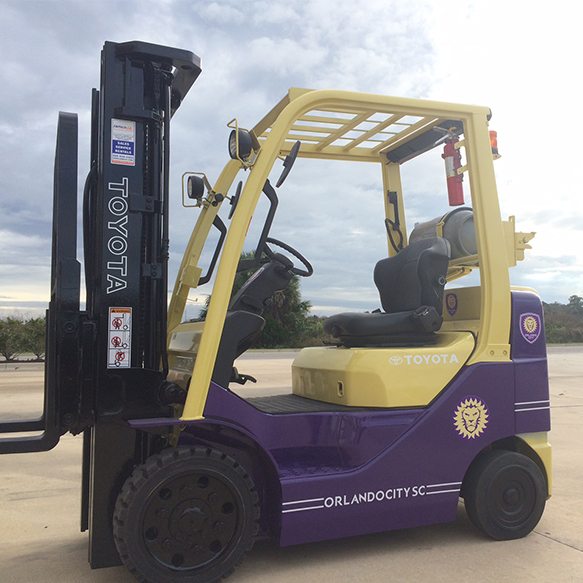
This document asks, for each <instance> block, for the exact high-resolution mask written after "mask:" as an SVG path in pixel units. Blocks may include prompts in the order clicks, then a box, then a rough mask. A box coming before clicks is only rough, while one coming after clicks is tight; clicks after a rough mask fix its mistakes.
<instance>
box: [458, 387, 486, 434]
mask: <svg viewBox="0 0 583 583" xmlns="http://www.w3.org/2000/svg"><path fill="white" fill-rule="evenodd" d="M453 421H454V427H455V428H456V431H457V432H458V433H459V434H460V435H461V436H462V437H464V438H466V439H475V438H476V437H479V436H480V435H481V434H482V433H484V430H485V429H486V426H487V425H488V408H487V407H486V405H485V404H484V403H483V402H482V401H480V399H478V398H476V397H469V398H467V399H466V400H465V401H462V402H461V403H460V404H459V405H458V407H457V409H456V411H455V413H454V416H453Z"/></svg>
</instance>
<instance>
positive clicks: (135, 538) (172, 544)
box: [113, 447, 259, 583]
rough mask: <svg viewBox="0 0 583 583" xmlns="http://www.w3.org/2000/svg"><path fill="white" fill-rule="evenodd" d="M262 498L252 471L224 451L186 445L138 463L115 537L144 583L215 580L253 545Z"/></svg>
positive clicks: (121, 500)
mask: <svg viewBox="0 0 583 583" xmlns="http://www.w3.org/2000/svg"><path fill="white" fill-rule="evenodd" d="M258 528H259V497H258V494H257V490H256V488H255V485H254V483H253V480H252V478H251V476H250V475H249V473H248V472H247V471H246V470H245V468H244V467H243V466H241V465H240V464H239V463H238V462H237V461H236V460H234V459H233V458H232V457H230V456H228V455H226V454H225V453H223V452H221V451H219V450H216V449H212V448H203V447H192V448H189V447H180V448H174V449H169V450H166V451H163V452H162V453H160V454H157V455H153V456H151V457H150V458H148V460H147V461H146V463H145V464H143V465H141V466H138V467H137V468H136V469H135V470H134V472H133V473H132V475H131V476H130V477H129V478H128V479H127V481H126V483H125V484H124V487H123V488H122V490H121V493H120V494H119V496H118V499H117V503H116V506H115V512H114V519H113V532H114V538H115V543H116V546H117V549H118V551H119V554H120V557H121V559H122V561H123V562H124V564H125V565H126V567H127V568H128V569H129V570H130V571H131V572H132V573H133V574H134V576H135V577H136V578H137V579H138V580H139V581H141V582H142V583H177V582H178V583H210V582H211V581H217V580H219V579H221V578H223V577H226V576H228V575H229V574H230V573H231V572H232V571H233V570H234V568H235V567H236V566H237V565H238V564H239V563H240V562H241V560H242V559H243V557H244V556H245V554H246V553H247V552H248V551H249V550H250V549H251V547H252V546H253V543H254V541H255V537H256V535H257V532H258Z"/></svg>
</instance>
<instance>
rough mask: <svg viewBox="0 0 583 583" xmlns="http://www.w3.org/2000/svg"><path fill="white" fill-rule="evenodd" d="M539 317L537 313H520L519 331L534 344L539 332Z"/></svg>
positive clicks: (540, 326)
mask: <svg viewBox="0 0 583 583" xmlns="http://www.w3.org/2000/svg"><path fill="white" fill-rule="evenodd" d="M541 328H542V325H541V319H540V316H539V315H538V314H533V313H531V312H527V313H526V314H520V333H521V334H522V337H523V338H524V339H525V340H526V341H527V342H528V343H530V344H534V343H535V342H536V341H537V340H538V337H539V336H540V333H541Z"/></svg>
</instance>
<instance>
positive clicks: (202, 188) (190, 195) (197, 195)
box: [182, 172, 212, 208]
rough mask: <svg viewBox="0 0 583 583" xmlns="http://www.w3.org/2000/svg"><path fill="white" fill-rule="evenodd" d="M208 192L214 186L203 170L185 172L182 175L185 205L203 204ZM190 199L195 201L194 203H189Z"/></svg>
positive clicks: (195, 205)
mask: <svg viewBox="0 0 583 583" xmlns="http://www.w3.org/2000/svg"><path fill="white" fill-rule="evenodd" d="M206 192H212V187H211V185H210V182H209V181H208V178H207V177H206V175H205V174H203V173H202V172H185V173H184V174H183V175H182V206H183V207H187V208H188V207H197V206H201V205H202V199H203V198H204V195H205V193H206ZM189 200H191V201H194V204H189V203H188V201H189Z"/></svg>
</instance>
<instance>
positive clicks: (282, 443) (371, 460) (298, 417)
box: [132, 292, 550, 546]
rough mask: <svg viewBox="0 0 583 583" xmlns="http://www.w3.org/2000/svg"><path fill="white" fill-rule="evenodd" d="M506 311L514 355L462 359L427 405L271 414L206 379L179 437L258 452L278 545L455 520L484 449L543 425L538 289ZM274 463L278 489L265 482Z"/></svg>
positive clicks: (516, 296)
mask: <svg viewBox="0 0 583 583" xmlns="http://www.w3.org/2000/svg"><path fill="white" fill-rule="evenodd" d="M512 314H513V317H512V328H511V330H510V338H511V350H512V361H511V362H506V363H480V364H476V365H472V366H467V367H464V368H463V369H462V370H461V372H460V373H459V374H458V375H457V376H456V378H455V379H454V380H453V381H452V382H451V383H450V384H449V385H448V386H447V387H446V388H445V389H444V390H443V391H442V392H441V393H440V394H439V395H438V397H437V398H436V399H435V400H434V401H433V402H432V403H431V405H430V406H428V407H426V408H424V409H409V410H369V411H362V410H358V411H354V412H352V411H348V412H347V411H341V412H333V413H294V414H286V415H272V414H268V413H265V412H262V411H259V410H257V409H255V408H254V407H253V406H252V405H251V404H250V403H248V402H247V401H245V400H244V399H242V398H240V397H238V396H237V395H235V394H234V393H232V392H230V391H228V390H227V389H224V388H222V387H220V386H218V385H216V384H214V383H213V384H211V387H210V389H209V394H208V398H207V402H206V406H205V411H204V416H205V419H204V420H203V421H196V422H189V423H186V424H185V425H186V431H185V433H184V434H183V437H182V440H181V442H182V443H196V442H197V440H199V441H203V440H209V438H210V441H212V437H213V436H220V435H224V436H227V437H226V439H230V440H231V442H230V443H236V442H237V440H238V439H241V440H243V439H245V440H246V441H247V443H252V444H253V447H255V448H257V449H260V450H262V451H263V453H264V455H263V456H262V457H261V456H260V457H261V459H263V460H267V461H264V462H262V463H264V464H268V466H269V467H268V466H265V465H264V466H263V471H262V472H260V473H258V474H257V475H256V477H257V479H258V480H259V481H261V478H262V476H263V479H264V480H265V482H264V483H263V484H260V486H261V487H262V488H263V491H265V492H267V494H266V495H268V496H269V500H270V505H269V511H268V513H274V514H275V516H274V518H273V521H272V525H274V526H273V528H275V530H276V531H277V530H279V542H280V544H281V545H284V546H285V545H292V544H299V543H306V542H311V541H319V540H326V539H334V538H340V537H346V536H353V535H358V534H364V533H370V532H378V531H385V530H391V529H399V528H406V527H412V526H419V525H424V524H432V523H439V522H447V521H452V520H454V519H455V516H456V509H457V505H458V500H459V495H460V489H461V485H462V482H463V479H464V476H465V473H466V471H467V469H468V467H469V466H470V464H471V462H472V461H473V460H474V459H475V457H476V456H477V455H478V454H479V453H480V451H482V450H483V449H484V448H485V447H487V446H488V445H490V444H492V443H494V442H495V441H498V440H500V439H504V438H507V437H511V436H514V435H516V434H519V433H527V432H529V433H530V432H537V431H547V430H548V428H549V427H550V421H549V407H548V399H549V394H548V380H547V368H546V366H547V363H546V350H545V344H544V331H543V329H542V322H543V320H542V305H541V302H540V299H538V297H537V296H536V295H534V294H531V293H526V292H517V293H513V294H512ZM526 314H531V315H532V314H534V315H536V316H537V317H538V322H540V326H539V332H538V334H539V336H538V338H537V339H536V340H534V341H532V342H531V341H530V340H529V338H528V337H525V336H524V335H523V333H522V331H521V328H522V327H523V323H522V322H521V315H526ZM529 327H530V326H529ZM464 411H467V415H466V417H465V418H464ZM173 422H175V421H174V420H142V421H134V422H132V425H133V426H135V427H142V428H144V429H148V428H151V427H152V426H154V425H155V424H156V423H158V424H159V425H168V424H170V423H173ZM234 432H238V433H239V435H240V437H239V438H238V437H237V436H236V434H235V433H234ZM203 442H205V441H203ZM270 472H273V473H274V474H275V475H276V479H277V480H279V486H280V488H277V487H273V483H271V487H269V484H270V482H268V478H267V476H268V475H269V474H270Z"/></svg>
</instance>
